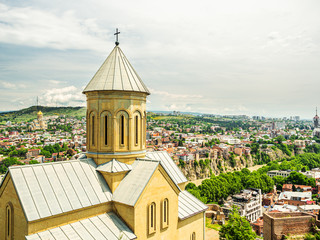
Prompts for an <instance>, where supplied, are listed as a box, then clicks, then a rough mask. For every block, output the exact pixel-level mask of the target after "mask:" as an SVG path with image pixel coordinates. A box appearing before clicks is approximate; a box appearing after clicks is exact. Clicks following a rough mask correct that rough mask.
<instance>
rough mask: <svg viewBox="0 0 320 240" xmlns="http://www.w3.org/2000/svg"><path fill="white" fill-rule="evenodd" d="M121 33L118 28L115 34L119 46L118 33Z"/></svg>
mask: <svg viewBox="0 0 320 240" xmlns="http://www.w3.org/2000/svg"><path fill="white" fill-rule="evenodd" d="M119 34H120V32H119V31H118V28H117V29H116V32H115V34H114V35H115V36H116V42H115V44H116V45H117V46H118V45H119V39H118V35H119Z"/></svg>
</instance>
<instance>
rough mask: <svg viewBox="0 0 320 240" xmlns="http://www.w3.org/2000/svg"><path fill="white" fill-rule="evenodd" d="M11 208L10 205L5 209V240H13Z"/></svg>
mask: <svg viewBox="0 0 320 240" xmlns="http://www.w3.org/2000/svg"><path fill="white" fill-rule="evenodd" d="M13 223H14V222H13V206H12V204H11V203H8V204H7V207H6V238H5V239H6V240H11V239H13Z"/></svg>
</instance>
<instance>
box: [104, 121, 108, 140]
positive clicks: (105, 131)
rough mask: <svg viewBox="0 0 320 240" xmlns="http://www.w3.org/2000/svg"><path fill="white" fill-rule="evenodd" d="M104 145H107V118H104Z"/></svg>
mask: <svg viewBox="0 0 320 240" xmlns="http://www.w3.org/2000/svg"><path fill="white" fill-rule="evenodd" d="M104 145H108V116H105V117H104Z"/></svg>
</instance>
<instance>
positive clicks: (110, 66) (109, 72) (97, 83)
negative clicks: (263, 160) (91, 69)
mask: <svg viewBox="0 0 320 240" xmlns="http://www.w3.org/2000/svg"><path fill="white" fill-rule="evenodd" d="M108 90H118V91H130V92H144V93H147V94H150V92H149V90H148V88H147V87H146V86H145V85H144V83H143V82H142V80H141V78H140V77H139V76H138V74H137V73H136V71H135V70H134V69H133V67H132V66H131V64H130V63H129V61H128V59H127V58H126V56H125V55H124V54H123V52H122V51H121V49H120V48H119V46H115V47H114V49H113V50H112V52H111V53H110V55H109V56H108V58H107V59H106V60H105V61H104V63H103V64H102V66H101V67H100V68H99V70H98V71H97V73H96V74H95V75H94V76H93V78H92V79H91V81H90V82H89V84H88V85H87V86H86V88H85V89H84V90H83V92H84V93H85V92H90V91H108Z"/></svg>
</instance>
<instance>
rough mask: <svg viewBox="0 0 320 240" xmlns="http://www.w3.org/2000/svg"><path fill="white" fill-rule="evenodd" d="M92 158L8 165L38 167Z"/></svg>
mask: <svg viewBox="0 0 320 240" xmlns="http://www.w3.org/2000/svg"><path fill="white" fill-rule="evenodd" d="M89 159H91V158H85V160H84V159H79V160H78V159H74V160H67V161H59V162H45V163H37V164H25V165H12V166H10V167H8V169H14V168H25V167H36V166H43V165H52V164H62V163H68V162H80V161H83V160H84V161H88V160H89Z"/></svg>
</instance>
